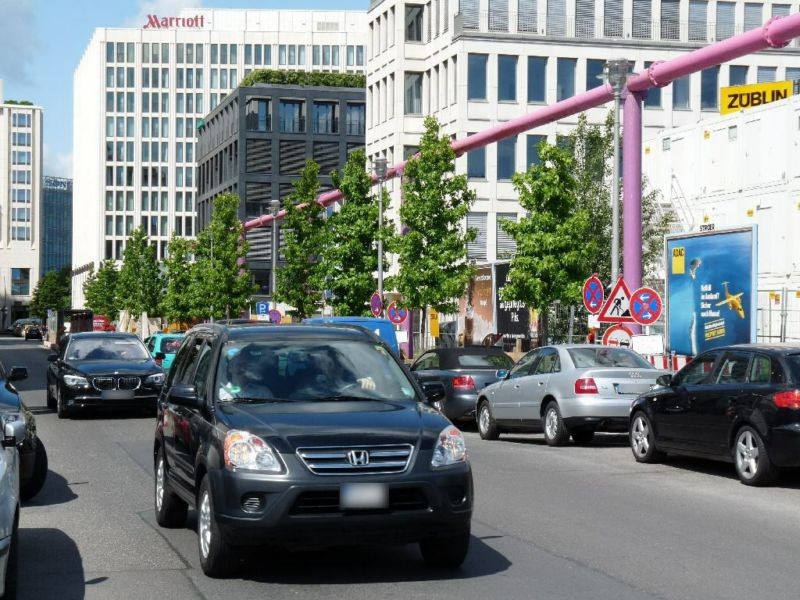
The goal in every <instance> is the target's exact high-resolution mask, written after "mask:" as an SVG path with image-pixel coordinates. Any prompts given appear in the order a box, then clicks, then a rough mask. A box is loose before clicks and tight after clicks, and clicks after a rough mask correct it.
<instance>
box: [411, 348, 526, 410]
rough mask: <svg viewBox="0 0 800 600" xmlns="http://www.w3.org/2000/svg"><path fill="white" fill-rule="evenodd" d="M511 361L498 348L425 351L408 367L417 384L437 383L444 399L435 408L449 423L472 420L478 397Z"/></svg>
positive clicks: (509, 365) (497, 379)
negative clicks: (451, 421)
mask: <svg viewBox="0 0 800 600" xmlns="http://www.w3.org/2000/svg"><path fill="white" fill-rule="evenodd" d="M513 366H514V361H513V360H511V358H510V357H509V356H508V354H506V353H505V352H503V349H502V348H499V347H497V346H488V347H486V346H465V347H463V348H436V349H434V350H428V351H427V352H425V353H424V354H423V355H422V356H420V357H419V358H418V359H417V360H416V362H414V364H413V365H412V366H411V370H412V371H413V373H414V375H415V376H416V377H417V379H418V380H419V381H422V382H429V381H439V382H441V383H443V384H444V387H445V390H446V392H447V393H446V395H445V397H444V398H443V399H442V400H441V401H439V402H437V405H436V407H437V408H438V409H439V410H441V411H442V413H444V415H445V416H446V417H447V418H448V419H452V420H453V421H456V420H458V419H470V418H472V417H474V416H475V408H476V406H477V402H478V394H479V393H480V391H481V390H482V389H483V388H485V387H486V386H487V385H491V384H493V383H496V382H497V381H500V379H499V378H498V377H497V372H498V371H499V370H508V369H510V368H511V367H513Z"/></svg>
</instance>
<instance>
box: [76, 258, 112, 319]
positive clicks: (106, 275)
mask: <svg viewBox="0 0 800 600" xmlns="http://www.w3.org/2000/svg"><path fill="white" fill-rule="evenodd" d="M118 277H119V272H118V271H117V267H116V265H115V264H114V260H113V259H110V258H109V259H108V260H106V261H104V262H103V263H102V264H101V265H100V268H99V269H98V270H97V272H96V273H95V272H94V271H92V272H91V273H90V274H89V277H88V278H87V279H86V281H85V282H84V284H83V293H84V295H85V298H86V302H85V304H86V306H87V308H89V310H91V311H92V312H93V313H94V314H96V315H105V316H106V317H108V318H109V319H111V320H112V321H113V320H114V319H116V318H117V315H118V314H119V309H118V307H117V279H118Z"/></svg>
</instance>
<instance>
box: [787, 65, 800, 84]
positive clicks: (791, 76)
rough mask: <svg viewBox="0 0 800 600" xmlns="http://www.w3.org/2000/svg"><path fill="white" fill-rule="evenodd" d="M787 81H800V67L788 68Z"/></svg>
mask: <svg viewBox="0 0 800 600" xmlns="http://www.w3.org/2000/svg"><path fill="white" fill-rule="evenodd" d="M785 79H786V80H787V81H798V80H800V67H786V78H785Z"/></svg>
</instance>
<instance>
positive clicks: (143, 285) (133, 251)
mask: <svg viewBox="0 0 800 600" xmlns="http://www.w3.org/2000/svg"><path fill="white" fill-rule="evenodd" d="M163 287H164V286H163V281H162V278H161V271H160V268H159V265H158V261H156V249H155V246H152V245H150V243H149V240H148V237H147V234H146V233H145V231H144V228H142V227H139V228H137V229H134V230H133V232H132V233H131V235H130V236H129V237H128V241H127V243H126V244H125V253H124V254H123V258H122V268H121V269H120V271H119V278H118V280H117V308H118V309H119V310H127V311H128V312H130V313H131V315H132V316H135V317H138V316H139V315H141V314H142V313H143V312H146V313H147V314H148V315H150V316H154V315H156V314H158V309H159V303H160V301H161V291H162V288H163Z"/></svg>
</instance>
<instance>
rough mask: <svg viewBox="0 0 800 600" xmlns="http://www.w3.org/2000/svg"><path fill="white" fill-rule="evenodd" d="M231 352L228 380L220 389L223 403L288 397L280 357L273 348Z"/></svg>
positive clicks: (232, 350) (246, 347)
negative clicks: (237, 400) (237, 399)
mask: <svg viewBox="0 0 800 600" xmlns="http://www.w3.org/2000/svg"><path fill="white" fill-rule="evenodd" d="M228 352H229V353H230V354H229V355H228V365H227V368H226V369H225V373H226V375H227V378H226V379H225V378H224V380H223V381H222V383H221V385H220V388H219V392H218V394H219V399H220V400H232V399H235V398H261V399H269V398H282V397H284V392H285V385H281V382H282V380H283V378H282V377H281V375H280V374H279V373H278V357H277V356H276V354H275V352H274V351H273V350H272V348H269V347H267V346H261V345H255V344H248V345H247V346H244V347H243V348H241V349H239V348H231V349H230V350H228Z"/></svg>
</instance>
